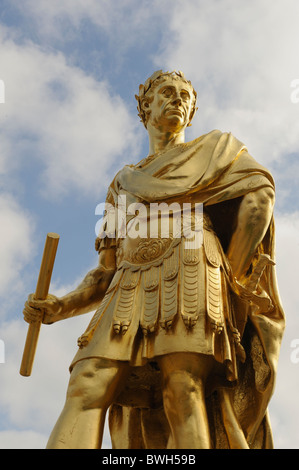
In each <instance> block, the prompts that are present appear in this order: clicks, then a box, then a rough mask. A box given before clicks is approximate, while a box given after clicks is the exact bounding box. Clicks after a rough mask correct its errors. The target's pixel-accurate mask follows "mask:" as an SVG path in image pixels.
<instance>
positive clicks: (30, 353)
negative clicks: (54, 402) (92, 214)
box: [20, 233, 59, 377]
mask: <svg viewBox="0 0 299 470" xmlns="http://www.w3.org/2000/svg"><path fill="white" fill-rule="evenodd" d="M58 242H59V235H57V233H48V234H47V238H46V242H45V247H44V252H43V258H42V262H41V267H40V271H39V276H38V281H37V285H36V290H35V298H36V299H37V300H45V299H46V297H47V295H48V291H49V286H50V282H51V276H52V271H53V266H54V261H55V256H56V251H57V246H58ZM41 324H42V322H41V321H37V322H33V323H30V324H29V327H28V332H27V337H26V342H25V347H24V352H23V358H22V363H21V368H20V374H21V375H23V376H24V377H29V376H30V375H31V371H32V366H33V361H34V356H35V351H36V347H37V342H38V337H39V332H40V327H41Z"/></svg>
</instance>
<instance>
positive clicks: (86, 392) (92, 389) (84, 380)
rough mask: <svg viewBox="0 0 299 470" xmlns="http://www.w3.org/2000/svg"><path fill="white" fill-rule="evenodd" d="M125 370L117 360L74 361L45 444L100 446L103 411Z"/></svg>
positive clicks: (55, 446)
mask: <svg viewBox="0 0 299 470" xmlns="http://www.w3.org/2000/svg"><path fill="white" fill-rule="evenodd" d="M129 371H130V366H129V364H128V363H126V362H121V361H109V360H105V359H101V358H91V359H85V360H83V361H80V362H78V363H77V364H76V365H75V367H74V369H73V371H72V373H71V377H70V381H69V386H68V390H67V397H66V402H65V406H64V408H63V410H62V413H61V415H60V417H59V419H58V421H57V423H56V425H55V427H54V429H53V431H52V433H51V436H50V438H49V441H48V445H47V448H48V449H99V448H101V444H102V437H103V429H104V423H105V416H106V411H107V409H108V407H109V406H110V405H111V403H112V401H113V399H114V398H115V396H116V395H117V394H118V392H119V388H120V386H121V384H122V383H123V381H124V380H125V378H126V377H127V375H128V374H129Z"/></svg>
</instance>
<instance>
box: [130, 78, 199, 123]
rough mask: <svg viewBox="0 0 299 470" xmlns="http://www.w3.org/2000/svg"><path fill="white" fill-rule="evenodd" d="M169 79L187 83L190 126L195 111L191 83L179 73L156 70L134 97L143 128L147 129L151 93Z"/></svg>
mask: <svg viewBox="0 0 299 470" xmlns="http://www.w3.org/2000/svg"><path fill="white" fill-rule="evenodd" d="M169 77H171V78H173V79H175V80H180V81H183V82H185V83H187V85H188V86H189V87H190V88H191V89H192V94H193V103H192V104H193V105H192V110H191V113H190V121H189V123H188V126H191V121H192V119H193V116H194V114H195V112H196V110H197V107H196V101H197V93H196V91H195V90H194V88H193V86H192V84H191V82H190V81H189V80H187V79H186V78H185V75H184V74H183V72H181V71H178V72H176V71H173V72H163V70H157V71H156V72H154V73H153V74H152V75H151V76H150V77H149V78H148V79H147V80H146V82H145V83H144V85H139V94H138V95H135V98H136V100H137V102H138V105H137V110H138V116H139V117H140V121H141V122H142V123H143V125H144V127H145V128H146V127H147V120H148V117H149V114H150V111H149V110H148V109H147V108H148V107H149V104H150V103H151V101H152V100H153V99H154V96H153V95H154V93H153V92H154V90H155V88H156V87H157V86H158V85H160V84H161V83H163V81H166V80H167V79H168V78H169Z"/></svg>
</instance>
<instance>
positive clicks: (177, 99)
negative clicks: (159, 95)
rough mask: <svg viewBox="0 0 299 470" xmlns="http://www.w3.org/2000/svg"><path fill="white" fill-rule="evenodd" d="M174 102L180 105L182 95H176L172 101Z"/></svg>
mask: <svg viewBox="0 0 299 470" xmlns="http://www.w3.org/2000/svg"><path fill="white" fill-rule="evenodd" d="M172 103H173V104H175V105H176V106H178V105H180V104H181V103H182V99H181V97H180V96H176V97H175V98H174V100H173V101H172Z"/></svg>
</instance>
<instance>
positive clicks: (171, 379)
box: [163, 371, 203, 407]
mask: <svg viewBox="0 0 299 470" xmlns="http://www.w3.org/2000/svg"><path fill="white" fill-rule="evenodd" d="M202 387H203V383H202V380H201V379H200V378H195V377H193V376H192V375H191V374H190V373H188V372H186V371H176V372H172V373H171V374H169V376H168V377H167V380H166V381H165V386H164V392H163V397H164V403H169V405H170V406H171V407H173V405H174V403H175V404H176V406H179V405H180V404H184V405H185V404H187V403H188V402H192V401H193V400H194V399H196V397H197V395H198V393H199V392H200V390H201V389H202Z"/></svg>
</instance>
